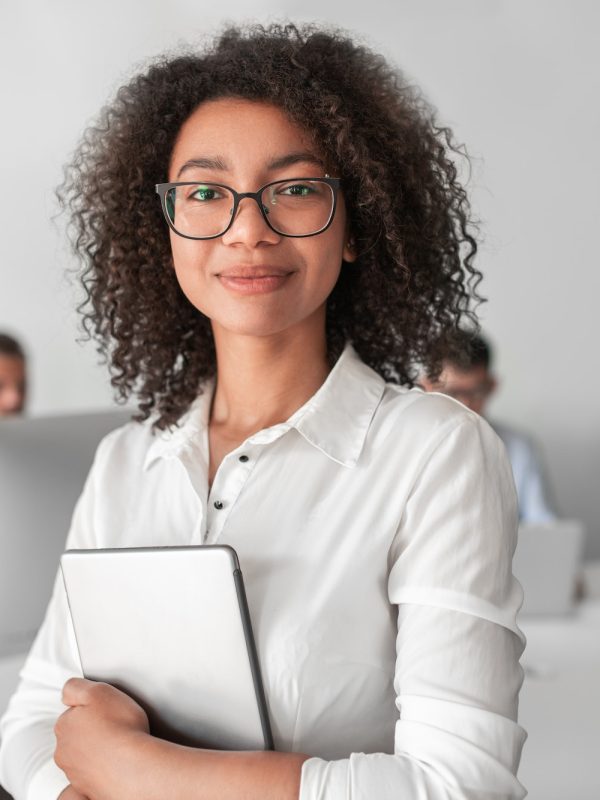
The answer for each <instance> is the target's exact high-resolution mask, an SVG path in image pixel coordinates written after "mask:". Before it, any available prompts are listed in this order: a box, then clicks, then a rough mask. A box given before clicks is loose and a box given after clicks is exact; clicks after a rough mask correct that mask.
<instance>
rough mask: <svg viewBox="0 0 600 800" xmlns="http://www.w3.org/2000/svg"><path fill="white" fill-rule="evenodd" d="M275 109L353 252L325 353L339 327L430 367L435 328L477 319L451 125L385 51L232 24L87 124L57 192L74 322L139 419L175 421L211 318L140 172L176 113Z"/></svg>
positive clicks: (438, 346) (206, 354) (201, 361)
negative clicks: (297, 141)
mask: <svg viewBox="0 0 600 800" xmlns="http://www.w3.org/2000/svg"><path fill="white" fill-rule="evenodd" d="M227 96H231V97H242V98H246V99H256V100H262V101H267V102H270V103H273V104H276V105H277V106H278V107H280V108H281V109H282V110H283V111H284V112H285V113H286V114H287V115H289V117H290V118H291V119H292V120H293V121H294V122H295V123H297V124H298V125H300V126H301V127H303V128H304V129H305V130H307V131H308V132H309V133H310V134H311V135H312V136H313V138H314V141H315V142H316V143H317V145H318V146H320V148H321V151H322V155H323V157H324V158H325V160H326V162H327V163H330V164H331V165H332V168H334V169H335V170H336V172H335V173H334V174H336V176H337V177H340V178H341V180H342V184H341V185H342V190H343V192H344V197H345V201H346V205H347V208H348V215H349V223H350V229H351V231H352V235H353V238H354V240H355V243H356V250H357V252H358V254H359V255H358V258H357V260H356V262H354V263H352V264H345V263H344V264H343V265H342V271H341V274H340V278H339V280H338V282H337V284H336V286H335V288H334V290H333V292H332V294H331V296H330V297H329V299H328V305H327V341H328V349H329V355H330V360H331V361H332V362H333V361H335V359H336V358H337V356H338V355H339V353H340V352H341V349H342V347H343V345H344V343H345V342H346V341H347V340H350V341H352V343H353V345H354V347H355V348H356V350H357V351H358V353H359V355H360V356H361V357H362V358H363V359H364V361H366V363H367V364H369V365H370V366H371V367H373V369H375V370H377V372H379V373H380V374H381V375H382V376H384V377H385V378H386V379H387V380H391V381H396V382H403V383H407V384H409V385H412V384H413V382H414V380H415V377H416V374H417V371H418V370H419V369H420V368H422V367H423V366H425V367H426V369H427V372H428V373H429V374H436V373H437V371H438V370H439V367H440V364H441V359H442V356H443V353H444V350H445V347H444V339H445V337H446V335H448V336H450V335H451V333H452V331H454V330H456V328H457V327H458V326H459V324H460V322H461V320H463V319H465V318H466V319H467V321H470V322H471V323H472V322H474V316H473V311H472V306H473V300H474V299H475V300H477V299H478V298H477V295H476V287H477V284H478V282H479V280H480V278H481V275H480V273H479V272H478V270H476V269H475V268H474V266H473V257H474V255H475V253H476V249H477V248H476V243H475V240H474V238H473V234H472V226H471V223H470V212H469V205H468V201H467V197H466V194H465V190H464V188H463V187H462V185H461V184H460V182H459V180H458V175H457V166H456V156H457V155H458V154H460V153H462V151H461V148H459V147H457V146H456V145H455V144H454V143H453V139H452V134H451V132H450V131H449V130H448V128H445V127H440V126H439V125H438V123H437V121H436V117H435V112H434V110H433V109H432V108H431V107H430V106H429V105H428V104H427V103H426V102H425V101H424V99H423V98H422V96H421V94H420V92H419V91H418V90H417V89H415V88H414V87H412V86H411V85H409V83H407V81H406V80H405V79H404V77H403V76H402V74H401V73H400V72H398V71H397V70H396V69H395V68H393V67H392V66H390V65H389V64H388V63H387V62H386V61H385V59H384V58H383V57H382V56H380V55H377V54H375V53H373V52H372V51H370V50H369V49H368V48H366V47H364V46H362V45H359V44H357V43H355V42H353V41H352V40H351V39H350V38H348V37H347V36H346V35H345V34H343V33H341V32H339V31H336V30H334V31H329V30H324V29H322V28H319V27H315V26H303V27H296V26H294V25H270V26H268V27H263V26H250V27H242V28H238V27H235V28H228V29H227V30H225V32H223V33H222V34H221V35H220V36H218V37H217V38H216V39H215V40H214V42H213V43H212V44H211V45H210V46H209V47H208V48H207V49H205V50H204V51H203V52H200V53H193V54H183V55H178V56H176V57H172V56H171V57H162V58H159V59H158V60H156V61H155V62H154V63H152V65H151V66H150V67H149V68H148V69H147V70H146V71H145V72H144V74H140V75H138V76H137V77H135V78H134V79H133V80H132V81H131V82H130V83H129V84H128V85H126V86H124V87H122V88H121V89H120V90H119V91H118V92H117V95H116V98H115V99H114V101H113V102H112V103H111V104H110V105H109V106H107V107H106V108H105V109H104V110H103V111H102V113H101V116H100V119H99V121H98V123H97V124H96V125H95V126H94V127H91V128H90V129H89V130H87V131H86V133H85V134H84V137H83V139H82V142H81V144H80V146H79V149H78V150H77V152H76V155H75V157H74V159H73V161H72V163H71V164H70V166H69V167H68V168H67V171H66V177H65V182H64V183H63V185H62V187H61V188H60V189H59V197H60V198H61V200H62V203H63V205H64V206H65V207H66V208H67V209H68V211H69V213H70V219H71V231H72V241H73V245H74V248H75V250H76V252H77V253H78V254H79V255H80V256H81V258H82V259H83V262H84V269H83V272H82V281H83V286H84V288H85V292H86V295H85V297H86V299H85V300H84V302H83V303H82V305H81V307H80V310H81V311H82V312H83V314H84V327H85V330H86V332H87V333H88V335H90V336H94V337H95V338H96V340H97V342H98V345H99V350H100V352H101V353H103V354H104V355H105V357H106V358H107V359H108V360H109V362H110V368H111V373H112V384H113V386H114V387H115V388H116V389H117V391H118V396H119V398H120V399H125V398H127V397H128V396H129V395H130V394H131V393H132V392H136V393H137V395H138V400H139V409H140V414H139V415H138V418H139V419H145V418H147V417H148V416H149V415H150V414H151V413H154V414H156V420H155V423H154V424H155V426H156V427H158V428H165V427H167V426H170V425H173V424H175V423H176V422H177V420H178V419H179V418H180V417H181V415H182V414H183V412H184V411H185V410H186V409H187V408H188V406H189V405H190V403H191V402H192V400H193V399H194V398H195V397H196V396H197V394H198V391H199V387H200V384H201V382H202V380H204V379H205V378H207V377H209V376H211V375H213V374H214V371H215V351H214V343H213V338H212V332H211V327H210V321H209V320H208V319H207V318H206V317H205V316H204V315H203V314H202V313H200V312H199V311H198V310H197V309H196V308H194V307H193V306H192V304H191V303H190V302H189V301H188V300H187V299H186V297H185V296H184V295H183V292H182V291H181V289H180V287H179V285H178V283H177V280H176V277H175V272H174V270H173V265H172V256H171V251H170V246H169V236H168V229H167V226H166V223H165V221H164V219H163V218H162V214H161V209H160V204H159V200H158V197H157V195H156V194H155V193H154V184H155V183H158V182H161V181H164V180H166V179H167V168H168V164H169V159H170V155H171V151H172V149H173V146H174V143H175V139H176V137H177V134H178V132H179V130H180V128H181V125H182V124H183V122H184V121H185V120H186V119H187V118H188V117H189V116H190V114H191V113H192V112H193V111H194V110H195V108H196V107H197V106H198V105H199V104H200V103H202V102H203V101H205V100H208V99H211V98H218V97H227Z"/></svg>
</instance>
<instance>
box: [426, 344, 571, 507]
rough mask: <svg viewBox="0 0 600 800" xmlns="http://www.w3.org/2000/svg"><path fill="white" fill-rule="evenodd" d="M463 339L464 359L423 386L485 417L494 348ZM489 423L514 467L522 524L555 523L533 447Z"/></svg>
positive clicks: (492, 380) (450, 364)
mask: <svg viewBox="0 0 600 800" xmlns="http://www.w3.org/2000/svg"><path fill="white" fill-rule="evenodd" d="M463 336H464V339H463V338H462V337H463ZM460 339H461V341H460V343H459V345H460V349H462V350H464V352H465V356H464V359H461V360H458V358H456V359H455V358H454V357H452V358H450V357H449V358H448V359H446V360H445V361H444V363H443V366H442V372H441V373H440V376H439V378H438V379H437V380H436V381H431V380H430V379H429V378H427V377H425V378H422V379H421V381H420V383H421V385H422V386H423V388H424V389H425V390H426V391H428V392H429V391H436V392H443V393H444V394H447V395H450V397H454V398H455V399H456V400H459V401H460V402H461V403H463V404H464V405H465V406H467V407H468V408H470V409H471V410H472V411H475V412H477V414H481V415H482V416H485V408H486V405H487V402H488V400H489V399H490V397H491V395H492V394H493V392H494V390H495V389H496V387H497V381H496V378H495V377H494V374H493V370H492V353H491V348H490V345H489V344H488V342H486V340H485V339H484V338H483V337H482V336H473V334H471V333H469V332H467V331H464V332H463V333H461V335H460ZM488 422H489V423H490V425H491V426H492V427H493V429H494V430H495V431H496V433H497V434H498V436H499V437H500V438H501V439H502V441H503V442H504V445H505V447H506V450H507V452H508V456H509V458H510V462H511V464H512V469H513V474H514V478H515V484H516V487H517V494H518V497H519V516H520V519H521V522H550V521H552V520H554V519H556V516H557V514H556V511H555V509H554V503H553V502H552V500H551V496H550V492H549V490H548V485H547V482H546V480H545V477H544V470H543V468H542V463H541V461H540V457H539V455H538V453H537V452H536V448H535V445H534V443H533V442H532V441H531V439H530V438H529V437H528V436H525V435H524V434H523V433H520V432H519V431H515V430H513V429H512V428H510V427H509V426H507V425H504V424H500V423H498V422H495V421H492V420H489V419H488Z"/></svg>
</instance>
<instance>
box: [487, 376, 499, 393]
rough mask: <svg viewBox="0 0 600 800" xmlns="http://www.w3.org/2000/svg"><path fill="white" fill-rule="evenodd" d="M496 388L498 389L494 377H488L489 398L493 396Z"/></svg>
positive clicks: (496, 380)
mask: <svg viewBox="0 0 600 800" xmlns="http://www.w3.org/2000/svg"><path fill="white" fill-rule="evenodd" d="M497 388H498V379H497V378H496V376H495V375H490V382H489V389H488V397H491V395H493V394H494V392H495V391H496V389H497Z"/></svg>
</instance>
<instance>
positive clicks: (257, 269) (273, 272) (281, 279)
mask: <svg viewBox="0 0 600 800" xmlns="http://www.w3.org/2000/svg"><path fill="white" fill-rule="evenodd" d="M293 272H294V271H293V270H289V269H284V268H283V267H274V266H267V265H256V266H245V265H237V266H235V267H228V268H226V269H223V270H221V271H220V272H218V273H216V277H217V279H218V280H219V282H220V283H221V285H222V286H223V287H224V288H225V289H228V290H229V291H232V292H234V293H235V294H243V295H251V294H265V293H268V292H274V291H276V290H277V289H281V288H282V287H283V286H284V285H285V284H286V283H287V281H288V279H289V278H290V276H291V275H293Z"/></svg>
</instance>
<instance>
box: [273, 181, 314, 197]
mask: <svg viewBox="0 0 600 800" xmlns="http://www.w3.org/2000/svg"><path fill="white" fill-rule="evenodd" d="M314 193H315V188H314V187H313V186H311V185H310V184H307V183H291V184H288V185H287V186H282V187H281V189H280V190H279V192H278V194H283V195H287V196H288V197H308V196H309V195H311V194H314Z"/></svg>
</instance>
